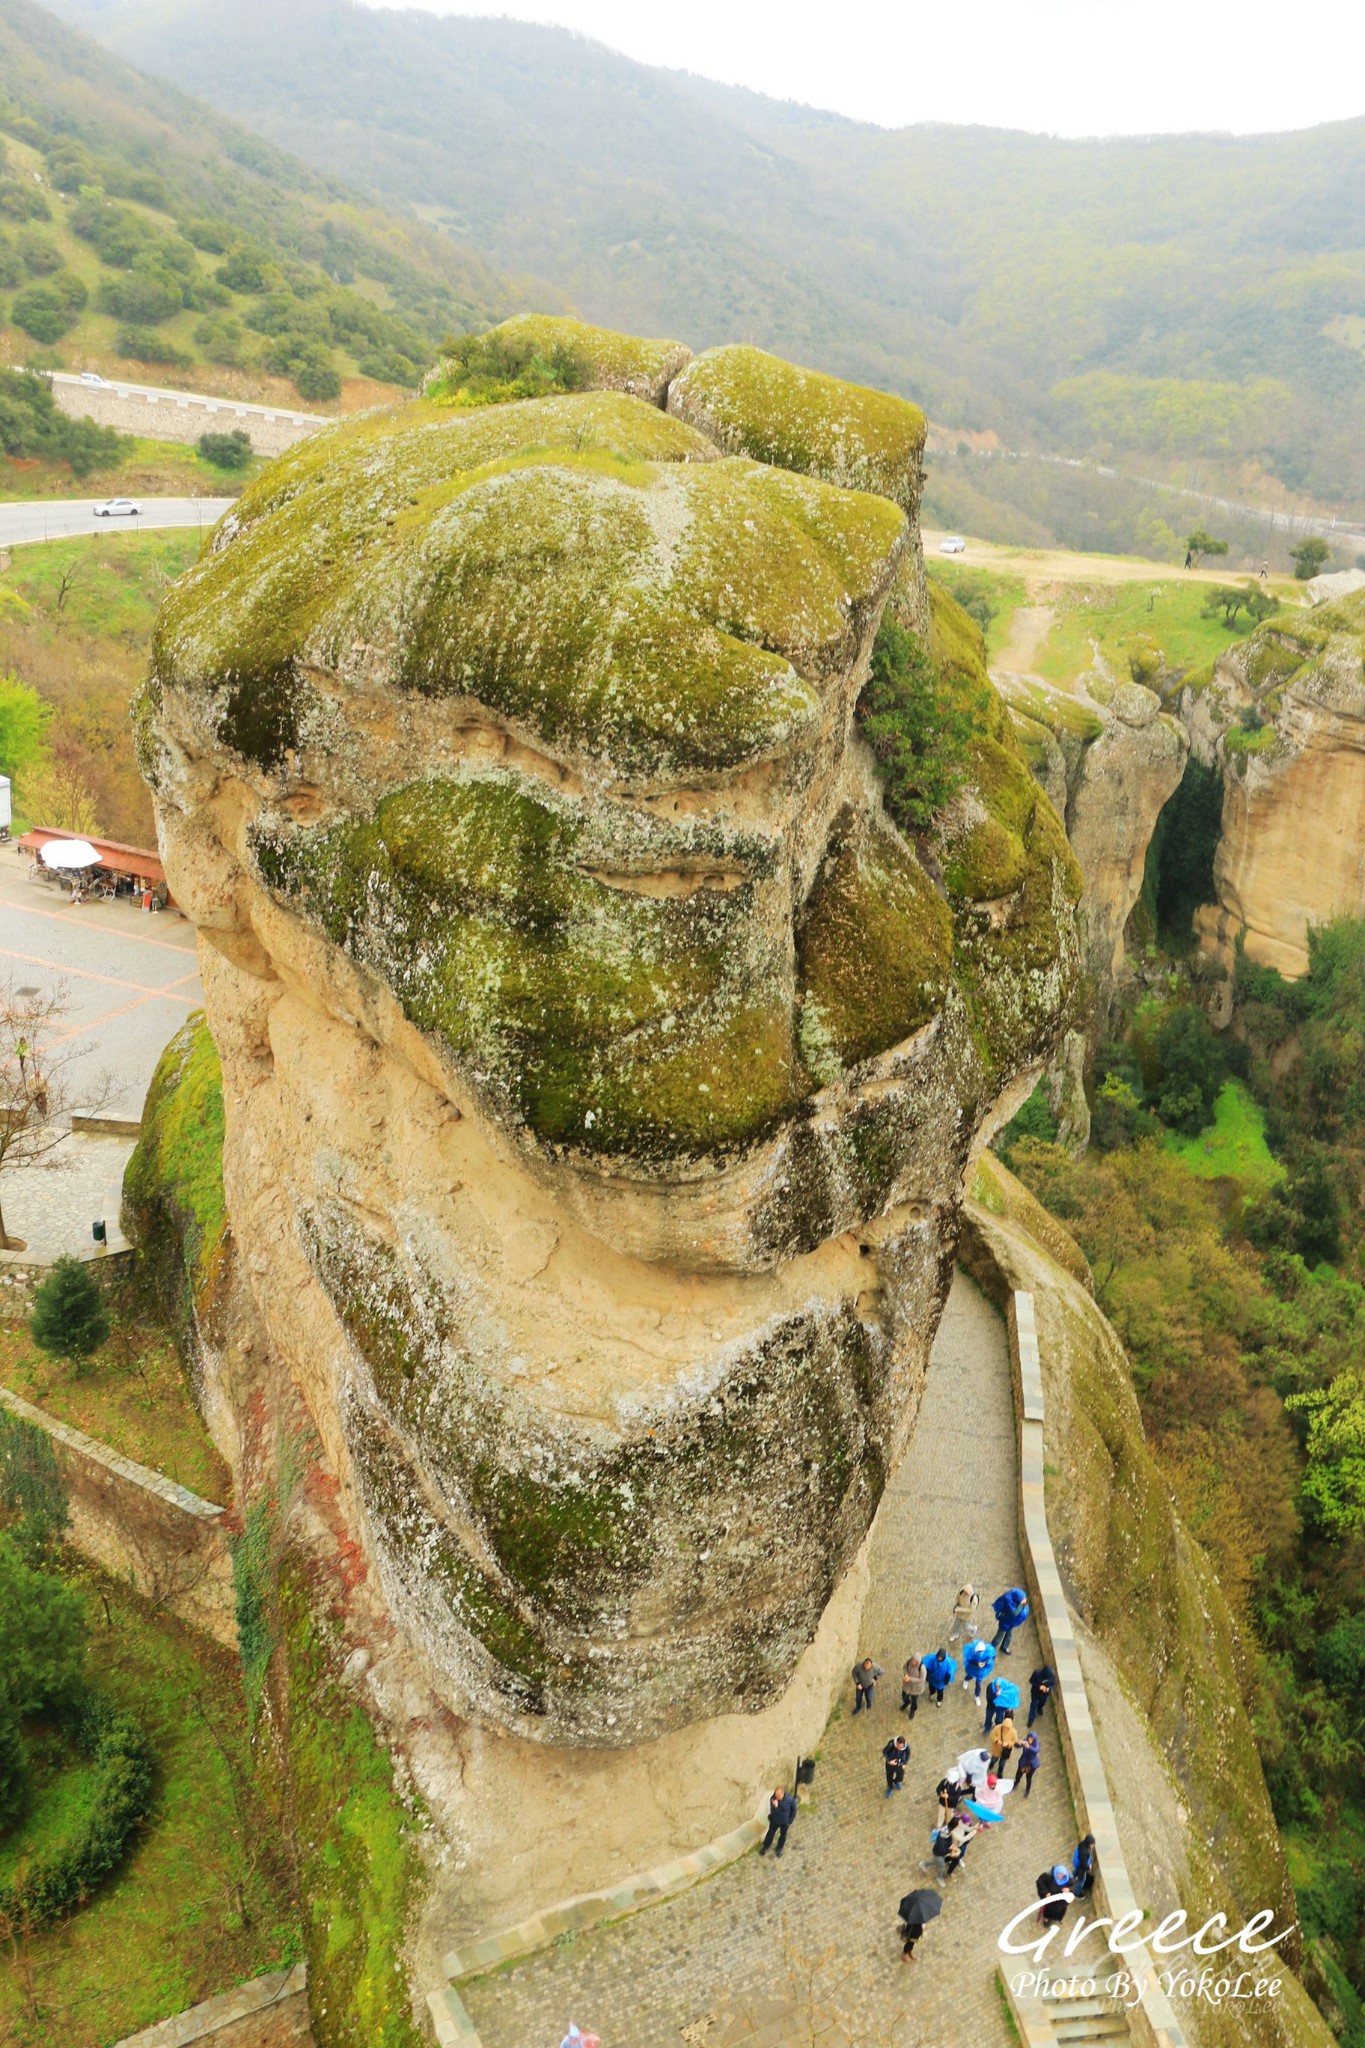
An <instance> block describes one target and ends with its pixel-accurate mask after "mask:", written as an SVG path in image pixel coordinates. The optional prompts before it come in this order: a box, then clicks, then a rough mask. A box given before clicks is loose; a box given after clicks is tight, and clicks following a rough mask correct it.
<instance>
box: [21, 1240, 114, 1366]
mask: <svg viewBox="0 0 1365 2048" xmlns="http://www.w3.org/2000/svg"><path fill="white" fill-rule="evenodd" d="M28 1332H29V1335H30V1337H32V1339H33V1341H34V1343H35V1344H36V1345H37V1346H38V1347H39V1349H40V1350H42V1351H46V1352H48V1353H49V1354H50V1355H51V1356H52V1357H54V1358H65V1359H69V1360H72V1361H73V1362H74V1361H76V1360H79V1359H84V1358H89V1357H90V1355H91V1353H92V1352H94V1351H98V1350H99V1348H100V1345H101V1344H102V1343H103V1342H104V1340H105V1338H106V1337H107V1336H108V1335H109V1316H108V1312H107V1310H106V1309H105V1306H104V1297H103V1295H102V1294H101V1293H100V1290H99V1282H98V1281H97V1280H96V1278H95V1276H94V1274H93V1273H92V1272H91V1270H90V1268H89V1266H87V1265H83V1264H82V1263H81V1261H80V1260H79V1259H78V1258H75V1257H73V1255H72V1254H71V1253H70V1252H64V1253H63V1255H62V1257H61V1258H59V1259H58V1260H57V1263H56V1264H55V1265H54V1266H53V1267H52V1269H51V1271H50V1272H49V1273H48V1275H47V1277H46V1279H45V1280H44V1281H43V1283H42V1285H41V1286H40V1287H39V1289H38V1291H37V1293H36V1294H35V1295H34V1297H33V1314H32V1315H31V1316H30V1318H29V1325H28Z"/></svg>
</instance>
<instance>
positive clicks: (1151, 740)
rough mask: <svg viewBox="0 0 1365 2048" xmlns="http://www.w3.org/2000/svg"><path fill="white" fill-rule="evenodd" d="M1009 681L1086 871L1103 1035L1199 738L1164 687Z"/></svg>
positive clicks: (1093, 975)
mask: <svg viewBox="0 0 1365 2048" xmlns="http://www.w3.org/2000/svg"><path fill="white" fill-rule="evenodd" d="M1000 687H1001V689H1002V692H1003V694H1004V695H1005V698H1006V701H1007V702H1008V704H1009V706H1010V710H1011V714H1012V716H1013V718H1014V720H1015V725H1016V729H1017V731H1018V733H1019V736H1020V740H1021V743H1022V744H1023V746H1024V748H1025V751H1026V753H1027V755H1028V758H1029V762H1030V765H1031V766H1032V768H1033V771H1034V773H1035V775H1037V777H1038V779H1039V781H1040V782H1041V783H1042V785H1043V787H1044V788H1045V789H1046V790H1047V791H1048V794H1049V795H1050V796H1051V797H1052V799H1053V802H1054V803H1056V804H1057V805H1058V808H1059V809H1061V810H1062V812H1063V814H1064V816H1065V818H1066V828H1067V837H1068V838H1069V840H1070V841H1071V849H1072V852H1073V853H1074V854H1075V856H1076V859H1077V861H1078V862H1079V863H1080V869H1081V873H1082V875H1083V877H1084V880H1085V888H1084V892H1083V894H1082V896H1081V905H1080V923H1081V932H1082V946H1083V957H1084V962H1085V968H1086V972H1087V974H1088V976H1089V978H1090V983H1091V988H1092V992H1093V1015H1092V1017H1091V1019H1090V1020H1089V1026H1088V1028H1089V1029H1090V1030H1091V1032H1092V1033H1093V1034H1094V1035H1095V1036H1099V1035H1102V1033H1103V1029H1104V1020H1105V1016H1106V1014H1107V1011H1108V1005H1109V999H1110V997H1111V995H1112V993H1113V990H1114V988H1115V986H1116V984H1117V982H1118V980H1119V978H1120V977H1121V975H1122V972H1123V966H1124V932H1125V930H1126V928H1127V924H1128V920H1129V918H1130V917H1131V915H1132V913H1133V909H1134V907H1135V905H1136V903H1137V900H1138V897H1139V895H1140V894H1141V891H1142V877H1143V867H1144V863H1145V861H1146V858H1147V849H1148V847H1149V845H1150V844H1151V839H1152V833H1153V832H1154V830H1155V829H1156V821H1157V818H1158V817H1159V815H1160V813H1161V809H1162V806H1163V805H1164V804H1165V803H1166V802H1167V800H1168V799H1169V798H1170V797H1171V796H1172V795H1173V794H1174V793H1175V790H1176V787H1177V785H1178V784H1179V781H1180V778H1181V775H1182V774H1183V772H1184V767H1185V761H1186V759H1187V757H1188V754H1189V746H1190V743H1189V740H1188V738H1187V736H1186V734H1185V731H1184V729H1183V727H1182V726H1181V724H1180V721H1179V720H1178V719H1176V718H1173V717H1171V716H1170V715H1169V714H1168V713H1166V712H1163V711H1162V709H1161V700H1160V698H1159V697H1158V696H1157V695H1156V692H1155V691H1153V690H1147V689H1143V688H1142V687H1141V685H1139V684H1137V683H1120V684H1117V685H1116V684H1114V683H1111V682H1109V681H1108V680H1106V679H1105V678H1103V677H1100V676H1098V675H1092V676H1087V677H1084V678H1082V683H1081V685H1080V689H1079V692H1078V694H1077V695H1076V696H1071V695H1069V694H1068V693H1066V692H1063V691H1060V690H1050V689H1048V688H1047V687H1046V686H1045V685H1043V684H1040V683H1036V682H1032V681H1025V680H1024V679H1023V678H1019V677H1002V678H1001V679H1000Z"/></svg>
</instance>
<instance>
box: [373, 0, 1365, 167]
mask: <svg viewBox="0 0 1365 2048" xmlns="http://www.w3.org/2000/svg"><path fill="white" fill-rule="evenodd" d="M368 4H371V5H378V6H386V5H408V6H410V5H414V4H416V5H420V6H423V7H425V8H426V10H427V11H428V12H431V13H437V14H501V15H510V16H512V17H514V18H516V19H518V20H522V21H552V22H556V23H558V24H560V25H561V26H562V27H565V28H572V29H577V30H579V31H581V32H582V33H583V34H585V35H590V36H593V37H595V38H596V39H597V40H598V41H600V42H604V43H609V44H610V45H611V46H612V48H613V49H617V50H624V51H625V52H626V54H627V55H628V56H631V57H636V58H639V59H640V60H641V61H642V62H644V63H647V64H663V65H668V66H671V67H673V68H674V69H678V70H684V71H695V72H700V73H701V74H702V76H703V77H706V78H714V79H719V80H720V81H721V82H722V83H724V84H728V85H747V86H752V87H753V88H754V89H755V91H758V92H764V93H770V94H772V95H773V96H774V97H776V98H778V99H794V100H802V101H805V102H806V103H807V104H808V105H811V106H817V107H827V108H832V109H833V110H834V111H836V112H838V113H842V114H849V115H852V116H854V117H855V118H857V119H860V120H866V121H876V122H879V123H880V124H881V125H882V126H884V127H902V126H905V125H908V124H909V123H911V122H914V121H954V122H980V123H984V124H985V125H987V126H989V127H1000V128H1026V129H1030V130H1033V131H1035V132H1042V133H1047V134H1053V135H1151V134H1169V133H1172V132H1180V131H1182V130H1188V129H1200V130H1209V129H1217V130H1223V131H1230V132H1232V133H1235V134H1255V133H1260V132H1263V131H1271V130H1279V129H1284V128H1306V127H1310V126H1312V125H1313V124H1314V123H1316V122H1319V121H1336V120H1344V119H1348V118H1350V117H1352V116H1356V115H1360V114H1365V64H1362V62H1361V61H1360V60H1361V56H1362V54H1365V28H1362V8H1361V4H1360V0H1314V4H1313V5H1312V6H1311V7H1308V6H1304V7H1300V8H1295V7H1291V6H1286V5H1285V4H1284V0H1012V4H1007V0H823V4H822V5H818V6H813V5H810V4H809V0H787V4H780V0H779V4H766V5H755V4H753V0H687V4H686V5H684V6H678V7H669V6H654V7H649V6H641V5H640V4H639V0H522V4H518V0H507V4H503V5H495V6H477V5H475V6H471V5H469V4H468V0H463V4H460V0H454V4H452V0H368ZM1352 53H1354V54H1352Z"/></svg>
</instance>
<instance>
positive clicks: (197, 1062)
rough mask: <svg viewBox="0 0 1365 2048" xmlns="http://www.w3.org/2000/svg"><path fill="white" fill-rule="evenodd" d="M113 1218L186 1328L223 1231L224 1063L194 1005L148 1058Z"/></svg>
mask: <svg viewBox="0 0 1365 2048" xmlns="http://www.w3.org/2000/svg"><path fill="white" fill-rule="evenodd" d="M122 1220H123V1228H124V1231H125V1232H126V1234H127V1236H128V1238H129V1240H130V1242H131V1243H132V1244H133V1245H134V1246H135V1248H136V1255H137V1262H138V1267H139V1270H140V1272H141V1274H142V1275H143V1278H144V1279H145V1281H146V1282H147V1283H148V1284H149V1285H150V1286H151V1288H152V1289H153V1291H154V1293H155V1295H156V1297H157V1299H158V1300H159V1301H160V1303H161V1305H162V1307H163V1310H164V1311H165V1312H166V1313H167V1314H168V1315H169V1317H170V1319H171V1322H172V1324H173V1326H174V1327H175V1328H177V1329H178V1330H180V1331H181V1332H182V1333H183V1332H185V1331H186V1330H188V1328H190V1327H191V1326H192V1325H193V1323H194V1322H195V1320H196V1319H197V1317H198V1316H199V1315H200V1313H201V1312H206V1311H207V1308H208V1306H209V1303H210V1301H211V1298H212V1295H213V1291H214V1286H215V1282H216V1280H217V1278H218V1275H219V1272H220V1269H221V1266H222V1263H223V1258H224V1254H225V1249H226V1245H227V1242H228V1237H229V1226H228V1218H227V1204H226V1202H225V1200H224V1197H223V1072H222V1068H221V1066H220V1065H219V1061H218V1050H217V1047H216V1046H215V1045H214V1042H213V1039H212V1038H211V1036H210V1035H209V1028H208V1024H207V1022H206V1021H205V1018H204V1014H203V1012H202V1011H201V1010H196V1011H195V1013H194V1014H193V1016H191V1017H190V1018H188V1019H187V1021H186V1022H185V1023H184V1024H183V1025H182V1026H181V1028H180V1030H179V1031H177V1033H176V1034H175V1037H174V1038H173V1039H172V1040H171V1042H170V1044H169V1045H168V1046H167V1047H166V1050H165V1051H164V1052H163V1053H162V1055H161V1058H160V1059H159V1060H158V1061H157V1066H156V1072H155V1073H154V1074H153V1076H152V1082H151V1086H150V1087H149V1088H148V1090H147V1101H146V1104H145V1107H144V1109H143V1112H142V1129H141V1132H140V1133H139V1136H138V1141H137V1144H136V1145H135V1146H134V1148H133V1152H132V1156H131V1157H130V1159H129V1161H128V1164H127V1167H126V1168H125V1170H124V1176H123V1217H122Z"/></svg>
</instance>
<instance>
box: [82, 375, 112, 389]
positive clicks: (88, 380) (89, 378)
mask: <svg viewBox="0 0 1365 2048" xmlns="http://www.w3.org/2000/svg"><path fill="white" fill-rule="evenodd" d="M81 382H82V384H95V385H98V387H99V389H100V390H101V391H104V390H107V389H108V386H107V385H106V384H105V381H104V379H103V377H101V375H100V373H99V371H98V370H82V371H81Z"/></svg>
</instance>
